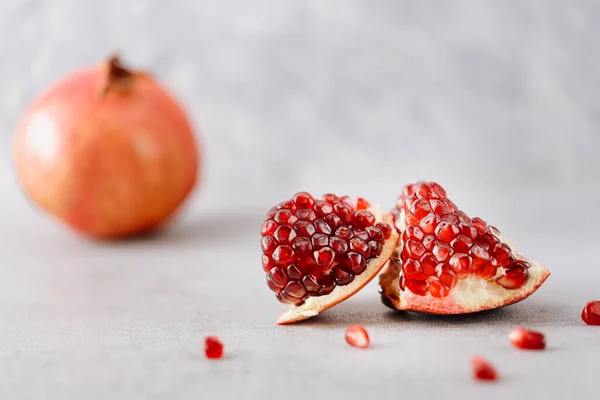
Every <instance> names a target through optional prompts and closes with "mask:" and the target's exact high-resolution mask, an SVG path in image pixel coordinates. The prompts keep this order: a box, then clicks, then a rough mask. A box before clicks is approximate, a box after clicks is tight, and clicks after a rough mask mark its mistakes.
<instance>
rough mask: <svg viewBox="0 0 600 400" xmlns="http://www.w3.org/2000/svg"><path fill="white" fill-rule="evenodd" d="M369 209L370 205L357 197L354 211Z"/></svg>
mask: <svg viewBox="0 0 600 400" xmlns="http://www.w3.org/2000/svg"><path fill="white" fill-rule="evenodd" d="M369 207H371V204H369V202H368V201H367V200H366V199H363V198H362V197H359V198H357V199H356V209H357V210H366V209H368V208H369Z"/></svg>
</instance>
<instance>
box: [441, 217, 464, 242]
mask: <svg viewBox="0 0 600 400" xmlns="http://www.w3.org/2000/svg"><path fill="white" fill-rule="evenodd" d="M459 233H460V229H458V226H456V225H453V224H449V223H448V222H444V221H441V222H440V223H439V224H438V226H437V228H435V236H437V237H438V239H440V240H441V241H442V242H445V243H450V242H451V241H452V240H453V239H454V238H455V237H456V236H458V234H459Z"/></svg>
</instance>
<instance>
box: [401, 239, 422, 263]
mask: <svg viewBox="0 0 600 400" xmlns="http://www.w3.org/2000/svg"><path fill="white" fill-rule="evenodd" d="M404 249H405V250H406V252H407V254H408V257H410V258H415V259H419V258H421V256H422V255H423V254H424V253H425V251H426V249H425V246H423V244H422V243H419V242H417V241H416V240H412V239H409V240H407V241H406V243H404Z"/></svg>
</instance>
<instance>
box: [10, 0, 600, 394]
mask: <svg viewBox="0 0 600 400" xmlns="http://www.w3.org/2000/svg"><path fill="white" fill-rule="evenodd" d="M598 21H600V3H599V2H597V1H592V0H590V1H559V0H555V1H551V0H548V1H452V2H445V1H435V2H434V1H424V0H420V1H391V0H390V1H366V0H365V1H359V0H352V1H341V0H340V1H319V0H312V1H308V0H304V1H300V0H298V1H267V0H262V1H261V0H253V1H233V0H229V1H223V0H213V1H208V0H206V1H171V2H166V1H159V0H155V1H130V2H124V1H120V0H105V1H89V2H84V1H80V0H57V1H52V2H50V1H42V0H6V1H2V2H0V50H1V51H2V52H3V55H4V56H3V61H2V63H0V87H1V88H2V90H1V91H0V127H2V132H3V134H2V135H1V137H0V145H1V150H0V151H2V158H1V161H0V187H1V189H2V194H3V198H2V207H0V213H1V214H0V221H1V222H0V229H1V232H0V233H1V234H2V237H3V240H2V242H0V269H1V274H2V275H1V279H0V393H1V394H2V398H6V399H21V398H23V399H24V398H36V399H38V398H39V399H46V398H47V399H58V398H60V399H83V398H85V399H96V398H97V399H146V398H148V399H162V398H186V399H187V398H189V399H199V398H200V399H205V398H206V399H214V398H220V397H226V396H229V397H232V398H233V397H236V398H257V399H258V398H274V397H275V396H278V397H285V398H290V399H291V398H306V397H307V396H308V397H315V398H330V399H332V398H341V397H345V398H357V399H360V398H365V397H366V396H369V397H383V396H388V395H392V396H393V395H397V396H398V397H402V396H405V397H407V398H413V399H418V398H439V396H440V395H444V394H445V395H451V396H452V397H456V398H481V396H486V398H488V399H496V398H498V399H499V398H506V396H507V395H508V394H510V395H512V396H513V397H514V396H515V395H516V396H519V395H520V396H522V397H518V398H545V399H548V398H561V397H563V396H566V395H570V396H571V397H573V398H578V399H592V398H596V397H595V394H594V393H595V390H596V381H595V379H597V373H596V371H597V363H595V362H594V361H593V360H594V359H595V358H597V356H598V355H600V350H599V349H600V338H599V336H598V334H599V333H600V332H599V331H598V329H595V328H591V327H586V326H583V324H582V323H581V321H580V319H579V313H580V310H581V308H582V306H583V304H585V301H587V300H589V299H592V298H594V297H596V298H597V297H600V293H599V292H598V287H599V286H598V282H599V278H600V273H599V272H598V268H597V266H596V264H595V262H596V260H597V253H596V250H595V249H596V248H597V240H598V239H599V238H600V234H598V230H597V228H596V226H597V224H598V218H597V216H596V212H597V209H598V207H597V204H598V203H599V201H600V190H599V189H598V180H599V179H600V162H599V161H598V157H599V156H600V139H599V135H598V128H600V96H598V92H599V89H600V69H599V68H598V65H599V63H600V45H599V44H598V38H599V33H600V28H598ZM115 49H118V50H121V51H122V54H123V56H124V58H125V60H126V61H129V62H130V63H131V64H132V65H134V66H138V67H142V68H147V69H149V70H151V71H152V72H154V73H155V75H156V76H158V77H159V78H161V79H162V80H163V81H164V82H165V83H166V84H168V85H169V86H170V87H171V88H172V90H173V91H174V92H175V93H176V94H177V95H178V96H179V97H180V98H181V100H182V102H184V104H185V106H186V108H187V109H188V110H189V113H190V117H191V118H192V119H193V121H194V124H195V126H196V127H197V128H198V131H199V132H200V136H201V137H200V140H201V142H202V146H203V154H204V166H203V170H202V175H203V181H202V185H201V188H200V190H198V191H196V193H195V194H194V196H193V197H192V198H190V200H189V202H188V203H187V204H186V207H185V209H184V211H183V212H182V213H181V215H180V216H179V218H178V219H177V220H176V221H175V223H174V224H173V225H172V226H171V228H170V229H169V230H167V231H166V232H165V233H164V234H162V235H159V236H157V237H153V238H149V239H145V240H135V241H130V242H121V243H112V244H110V243H104V244H99V243H92V242H89V241H86V240H83V239H81V238H79V237H76V236H74V235H73V234H71V233H70V232H68V231H66V230H65V229H64V228H63V227H62V226H60V225H58V224H56V223H55V222H54V221H52V220H51V219H49V218H47V217H46V216H45V215H43V214H42V213H41V212H39V211H38V210H36V209H35V208H33V207H32V206H31V205H30V204H29V203H28V202H27V201H26V200H25V198H24V196H23V195H22V194H21V193H20V191H19V189H18V185H17V182H16V180H15V178H14V176H13V171H12V168H11V159H10V145H11V141H12V133H13V129H14V126H15V124H16V122H17V120H18V116H19V114H20V113H21V112H22V111H23V109H24V107H25V106H26V105H27V104H28V103H29V102H30V101H31V100H32V99H33V98H34V97H35V96H36V95H37V94H38V93H39V92H40V91H41V90H42V89H43V88H44V87H46V86H47V85H48V84H49V83H51V82H52V81H54V80H55V79H57V78H59V77H60V76H62V75H64V74H65V73H66V72H67V71H69V70H71V69H73V68H76V67H79V66H82V65H88V64H93V63H96V62H99V61H100V60H101V59H102V58H103V57H105V55H107V54H108V53H110V52H112V51H113V50H115ZM414 179H431V180H437V181H438V182H440V183H441V184H442V185H444V186H445V187H446V189H447V190H448V192H449V194H450V196H452V198H453V199H454V200H455V202H456V203H458V204H459V206H461V207H462V208H464V209H465V210H466V211H467V212H468V213H470V214H472V215H480V216H482V217H484V218H485V219H486V220H488V221H489V222H491V223H493V224H495V225H497V226H498V227H500V228H501V230H502V231H503V232H504V233H505V234H506V235H507V236H508V237H510V238H511V239H512V240H513V241H514V242H516V243H517V244H518V245H519V247H520V248H521V250H522V251H523V252H524V253H526V254H529V255H531V256H532V257H534V258H536V259H538V260H540V261H542V262H543V263H544V264H545V265H546V266H547V267H548V268H549V269H550V270H551V271H552V272H553V275H552V277H551V278H550V280H549V281H548V283H547V284H545V285H544V287H543V288H542V289H541V290H540V291H539V292H538V293H536V294H535V295H534V296H533V297H532V298H530V299H528V300H527V301H525V302H523V303H521V304H519V305H516V306H513V307H510V308H507V309H505V310H500V311H496V312H491V313H485V314H482V315H476V316H468V317H457V318H433V317H422V316H410V315H409V316H406V315H402V314H394V313H391V312H387V311H386V310H385V308H383V306H381V305H380V303H379V300H378V298H377V293H376V292H377V287H376V285H371V286H369V287H368V288H367V289H366V290H364V291H362V292H361V293H360V294H359V295H358V296H356V297H354V298H352V299H351V300H349V301H348V302H346V303H344V304H342V305H341V306H339V307H336V308H335V309H334V310H331V311H329V312H327V313H326V314H324V315H322V316H320V317H318V318H315V319H314V320H312V321H310V322H308V323H304V324H301V325H298V326H293V327H277V326H275V325H274V320H275V319H276V316H277V314H278V313H279V312H280V311H281V310H282V306H281V305H280V304H278V303H277V302H276V301H275V299H274V298H273V296H272V295H271V294H270V292H269V290H268V289H267V288H266V285H265V284H264V277H263V275H262V271H261V268H260V262H259V260H260V250H259V246H258V234H257V231H258V227H259V225H260V221H261V218H262V216H263V215H264V212H265V210H266V209H267V208H268V207H270V205H272V204H274V203H276V202H278V201H280V200H282V199H284V198H287V197H289V196H291V195H292V194H293V193H294V192H295V191H297V190H309V191H311V192H314V193H317V194H320V193H323V192H328V191H333V192H337V193H347V194H350V195H363V196H365V197H368V198H369V199H371V200H372V201H373V202H379V203H380V204H382V205H383V206H384V207H386V208H387V207H390V206H391V205H392V204H393V203H394V200H395V197H396V196H397V194H398V193H399V192H400V190H401V188H402V185H403V184H404V183H406V182H408V181H410V180H414ZM350 323H361V324H364V325H365V326H366V327H367V328H368V329H369V331H370V332H371V335H372V339H373V343H374V346H373V348H372V349H371V350H369V351H367V352H361V351H358V350H355V349H351V348H349V347H348V346H347V345H346V344H345V342H344V341H343V331H344V329H345V327H346V326H347V325H348V324H350ZM517 324H525V325H527V326H531V327H533V328H537V329H540V330H543V331H544V332H545V333H546V334H547V336H548V342H549V349H548V351H546V352H544V353H536V354H529V353H523V352H518V351H516V350H514V349H512V348H511V347H510V346H509V345H508V343H507V340H506V334H507V332H508V330H509V329H510V327H512V326H514V325H517ZM209 333H215V334H218V335H220V336H221V337H222V338H223V340H224V341H225V343H226V346H227V347H226V351H227V354H228V355H227V357H226V359H224V360H222V361H219V362H208V361H206V360H205V359H204V357H203V354H202V339H203V337H204V336H205V335H206V334H209ZM474 354H480V355H482V356H485V357H487V358H489V359H490V360H491V361H492V362H494V363H495V364H496V365H497V367H498V369H499V371H500V373H501V375H502V376H503V380H502V382H500V383H499V384H498V385H494V386H493V387H489V386H485V385H478V384H475V383H473V382H472V381H471V379H470V375H469V374H470V370H469V364H468V360H469V358H470V357H471V356H472V355H474ZM526 396H527V397H526Z"/></svg>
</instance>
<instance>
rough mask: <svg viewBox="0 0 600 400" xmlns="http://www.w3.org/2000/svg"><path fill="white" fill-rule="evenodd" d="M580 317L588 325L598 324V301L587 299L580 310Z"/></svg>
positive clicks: (599, 303)
mask: <svg viewBox="0 0 600 400" xmlns="http://www.w3.org/2000/svg"><path fill="white" fill-rule="evenodd" d="M581 319H582V320H583V322H585V323H586V324H588V325H600V301H599V300H595V301H589V302H588V303H587V304H586V305H585V308H584V309H583V311H582V312H581Z"/></svg>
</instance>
